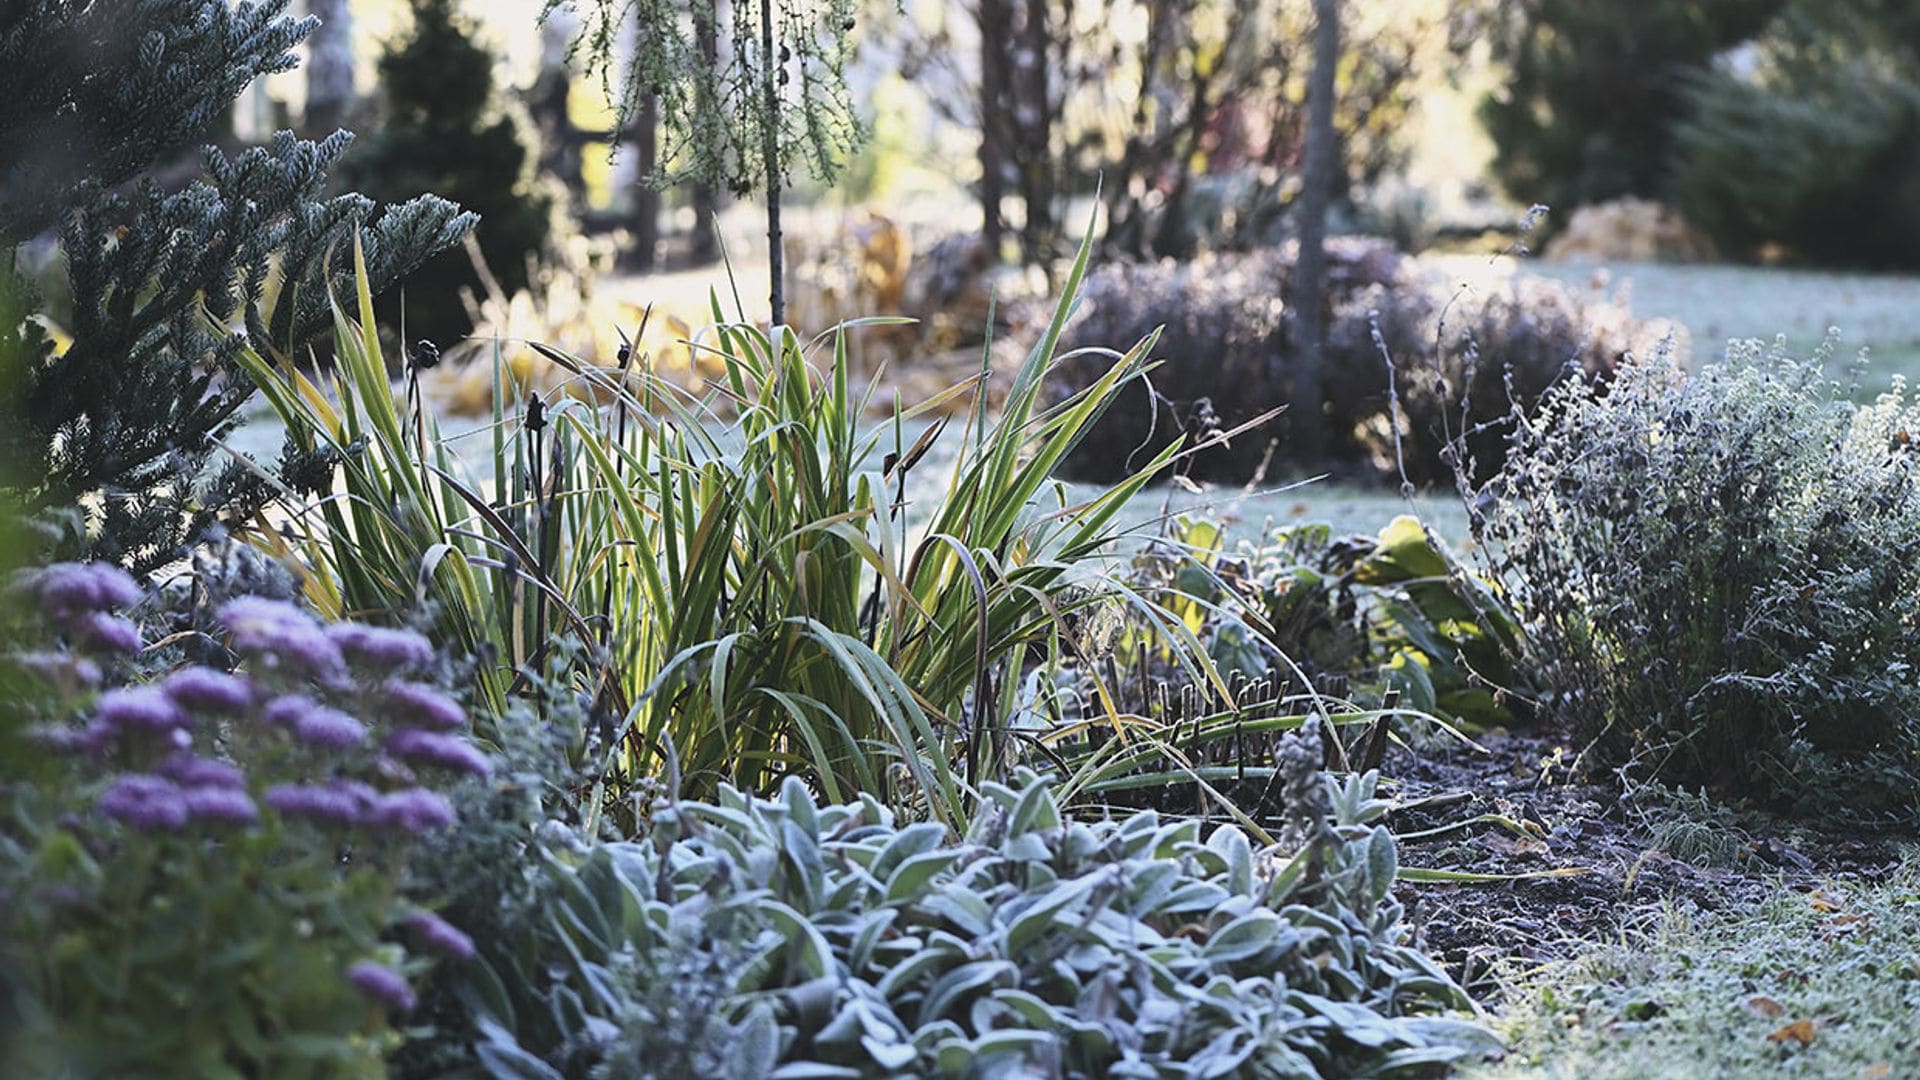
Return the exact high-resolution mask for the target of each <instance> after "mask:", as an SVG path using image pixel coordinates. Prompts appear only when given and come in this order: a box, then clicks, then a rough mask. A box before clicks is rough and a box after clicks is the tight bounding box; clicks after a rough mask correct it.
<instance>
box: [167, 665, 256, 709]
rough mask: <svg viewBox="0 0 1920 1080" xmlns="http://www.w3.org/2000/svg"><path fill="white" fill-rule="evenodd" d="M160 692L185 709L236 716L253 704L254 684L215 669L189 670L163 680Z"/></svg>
mask: <svg viewBox="0 0 1920 1080" xmlns="http://www.w3.org/2000/svg"><path fill="white" fill-rule="evenodd" d="M160 689H161V690H162V691H163V692H165V694H166V695H167V696H168V697H170V698H172V699H173V700H174V701H175V702H176V703H177V704H179V705H180V706H181V707H183V708H188V709H199V710H201V711H203V712H215V713H237V712H244V711H245V710H246V709H248V708H249V707H251V706H252V705H253V684H252V683H249V682H248V681H247V680H245V679H242V678H240V677H239V676H237V675H229V674H227V673H226V672H224V671H215V670H213V669H212V668H204V667H190V668H181V669H180V670H179V671H176V672H174V673H173V674H171V675H169V676H167V677H166V678H165V679H162V680H160Z"/></svg>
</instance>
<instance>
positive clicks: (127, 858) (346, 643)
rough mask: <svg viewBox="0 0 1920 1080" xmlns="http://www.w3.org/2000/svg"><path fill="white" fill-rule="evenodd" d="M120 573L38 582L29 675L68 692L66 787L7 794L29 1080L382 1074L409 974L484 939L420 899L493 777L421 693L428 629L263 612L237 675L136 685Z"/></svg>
mask: <svg viewBox="0 0 1920 1080" xmlns="http://www.w3.org/2000/svg"><path fill="white" fill-rule="evenodd" d="M140 596H141V594H140V590H139V589H138V588H137V587H136V586H135V584H134V582H133V580H132V579H131V578H129V577H128V576H127V575H126V574H124V573H122V572H121V571H119V570H117V569H114V568H112V567H109V566H105V565H80V564H72V563H68V564H57V565H53V566H48V567H44V568H40V569H37V570H31V571H26V572H24V573H22V574H20V575H18V576H16V578H15V580H14V582H13V584H12V588H11V590H10V597H9V599H10V600H11V601H12V602H13V603H14V604H15V605H16V608H17V609H26V610H31V611H34V612H37V613H38V615H39V617H40V618H41V619H43V620H44V622H45V626H44V630H45V632H46V635H47V637H49V638H51V639H52V640H53V642H54V645H53V646H52V647H48V648H43V649H40V650H37V651H30V652H26V653H22V654H16V655H14V656H11V657H7V658H6V660H7V662H9V663H10V664H11V665H12V666H13V667H15V668H16V669H17V671H18V672H24V673H26V675H27V676H28V678H29V679H30V683H29V684H30V685H31V684H37V685H38V686H39V687H41V688H42V689H43V690H44V694H43V695H42V696H41V697H39V698H38V699H37V700H35V701H34V702H32V703H31V704H30V705H29V706H28V708H29V711H30V712H31V713H32V714H34V715H37V717H38V722H37V726H36V727H35V728H34V729H33V732H32V734H33V735H34V736H35V737H37V739H38V740H40V741H41V742H42V744H43V745H45V746H46V747H48V748H49V749H50V750H52V751H53V752H54V756H55V757H56V758H57V763H56V766H55V768H54V769H53V770H52V774H51V775H50V776H49V777H47V780H49V781H51V782H50V783H37V784H36V783H19V784H14V785H11V786H9V787H5V788H0V794H3V795H4V796H5V800H6V801H5V803H4V805H0V885H4V890H0V931H4V934H3V936H0V949H4V950H5V953H4V957H3V958H0V960H3V962H4V964H5V966H7V967H8V968H10V969H12V970H13V971H16V972H18V973H19V975H20V977H21V978H22V981H23V986H22V987H21V988H19V989H20V993H19V995H18V996H19V998H20V1000H19V1001H17V1002H16V1003H15V1004H16V1011H17V1012H18V1013H19V1019H20V1031H19V1032H18V1036H19V1037H18V1038H15V1039H14V1040H12V1041H13V1042H14V1043H15V1046H16V1048H15V1050H14V1051H13V1052H12V1056H11V1057H10V1058H8V1059H6V1060H5V1061H4V1062H0V1063H4V1064H5V1065H6V1066H8V1067H9V1068H13V1069H19V1070H22V1071H21V1072H19V1073H15V1075H52V1074H56V1073H59V1074H65V1073H69V1072H70V1073H74V1074H77V1075H87V1076H91V1075H131V1074H134V1073H139V1074H141V1075H147V1074H150V1073H152V1072H154V1071H155V1070H159V1071H170V1072H177V1073H178V1074H179V1075H193V1076H206V1077H216V1076H235V1077H237V1076H247V1075H252V1076H340V1075H363V1074H373V1073H378V1072H379V1071H380V1069H381V1064H380V1062H381V1059H382V1057H383V1055H384V1054H385V1053H386V1052H388V1051H389V1050H391V1049H392V1047H393V1046H395V1045H397V1043H398V1041H399V1037H398V1035H397V1033H396V1032H395V1031H394V1030H393V1028H392V1027H391V1026H390V1023H391V1018H392V1017H397V1016H399V1015H400V1014H404V1013H406V1012H408V1011H409V1010H411V1009H412V1008H413V1007H414V1006H415V1004H416V1001H415V995H414V991H413V989H412V987H411V985H410V979H411V978H412V977H413V976H415V975H417V974H419V973H420V972H421V971H423V970H425V969H426V968H427V967H429V966H430V965H431V964H432V963H433V962H434V959H435V958H438V957H451V958H464V957H467V956H470V955H471V954H472V953H473V943H472V941H471V940H470V939H469V938H468V937H467V936H466V935H465V934H463V933H462V932H461V931H460V930H459V929H457V928H455V927H454V926H452V925H450V924H448V923H447V922H445V921H444V920H442V919H441V918H439V917H438V916H437V915H435V914H434V913H433V912H431V911H430V910H427V909H425V908H421V907H416V906H414V905H413V904H412V903H411V901H410V900H409V899H408V898H407V890H406V884H407V871H408V862H409V858H410V857H411V856H412V854H413V853H414V852H415V850H416V849H417V847H418V845H419V841H420V840H421V838H422V837H423V835H424V834H426V833H429V832H431V831H434V830H438V829H443V828H446V827H449V826H451V825H453V824H454V811H453V804H452V803H451V802H450V800H449V799H448V797H447V794H446V788H447V786H448V785H449V784H450V783H451V782H453V781H454V780H456V779H458V778H460V777H463V776H468V775H474V774H480V775H484V774H485V773H487V772H488V770H489V767H490V766H489V763H488V759H487V758H486V757H485V756H483V755H482V754H481V753H480V752H479V751H477V750H476V749H474V748H473V747H472V746H471V745H469V744H468V743H467V741H466V739H465V737H464V736H463V735H461V734H460V729H461V727H462V726H463V725H464V722H465V717H464V714H463V711H462V710H461V708H460V707H459V706H458V705H457V704H456V703H455V702H453V701H452V700H451V699H449V698H447V697H446V696H444V695H442V694H441V693H440V692H439V691H437V690H435V689H433V688H431V687H430V686H427V685H425V684H423V683H419V682H415V681H412V680H411V678H410V676H414V675H416V674H419V673H421V672H422V671H423V670H424V669H425V668H426V667H427V666H428V664H429V662H430V661H431V660H432V658H433V651H432V649H431V647H430V646H429V644H428V643H427V641H426V640H425V639H424V638H421V637H420V636H418V635H416V634H413V633H410V632H406V631H396V630H389V629H382V628H376V627H368V626H360V625H356V624H352V623H336V624H332V625H322V624H321V623H319V622H317V621H316V620H314V619H313V618H312V617H311V616H309V615H307V614H306V613H304V612H302V611H301V610H299V609H298V608H296V607H293V606H291V605H289V604H286V603H283V602H279V601H271V600H263V599H259V598H241V599H237V600H233V601H231V602H229V603H227V604H225V605H224V606H223V607H222V608H221V609H220V610H219V612H218V616H217V621H218V622H219V623H220V624H221V626H222V628H223V629H224V630H225V632H226V634H227V636H228V642H229V644H230V648H231V650H232V653H233V655H234V657H235V658H236V659H237V660H238V666H237V671H236V672H227V671H221V670H217V669H215V668H212V667H205V666H190V667H183V668H180V669H179V670H176V671H173V672H172V673H170V674H168V675H166V676H165V677H164V678H161V679H159V680H158V681H155V682H151V683H146V684H138V685H121V686H113V685H112V683H114V682H115V681H118V678H119V676H121V675H122V674H125V673H126V671H127V669H129V668H130V664H129V662H128V661H129V658H130V657H131V656H132V655H133V654H135V653H137V652H139V651H140V650H141V648H142V641H141V633H140V630H139V628H138V626H137V625H136V624H135V623H134V622H133V621H131V620H129V619H127V618H125V617H124V616H122V615H120V614H118V613H117V612H118V611H119V610H120V609H123V608H126V607H128V606H129V605H132V604H134V603H135V602H136V601H138V600H139V599H140Z"/></svg>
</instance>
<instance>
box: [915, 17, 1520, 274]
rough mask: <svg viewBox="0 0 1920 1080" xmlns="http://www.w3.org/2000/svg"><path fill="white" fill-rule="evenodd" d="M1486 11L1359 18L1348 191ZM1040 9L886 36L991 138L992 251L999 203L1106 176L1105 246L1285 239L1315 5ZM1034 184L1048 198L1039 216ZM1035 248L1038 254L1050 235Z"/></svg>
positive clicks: (944, 105)
mask: <svg viewBox="0 0 1920 1080" xmlns="http://www.w3.org/2000/svg"><path fill="white" fill-rule="evenodd" d="M1483 6H1484V4H1483V3H1482V2H1480V0H1474V2H1471V3H1463V2H1445V3H1401V4H1396V5H1378V6H1372V7H1368V8H1365V9H1356V10H1355V11H1354V12H1352V13H1350V16H1349V19H1348V25H1347V30H1348V31H1349V32H1348V33H1345V34H1343V35H1342V39H1343V46H1342V59H1341V62H1340V65H1339V68H1338V72H1337V78H1336V82H1335V88H1336V89H1335V97H1334V125H1335V131H1336V144H1337V146H1338V156H1339V157H1340V159H1341V162H1342V164H1341V165H1339V166H1337V167H1336V168H1335V171H1334V181H1335V192H1334V196H1333V199H1334V201H1335V202H1336V203H1337V202H1338V201H1340V200H1341V199H1343V198H1344V197H1345V196H1346V194H1347V192H1348V190H1349V189H1350V188H1351V187H1352V186H1355V185H1369V184H1371V183H1373V182H1374V181H1375V180H1377V179H1378V178H1379V177H1380V176H1381V175H1382V174H1384V173H1385V172H1387V171H1388V170H1390V169H1392V168H1393V167H1395V166H1396V165H1398V164H1399V163H1400V162H1401V161H1402V160H1403V158H1404V151H1405V146H1406V143H1405V141H1404V139H1402V138H1400V131H1401V129H1402V128H1403V126H1404V124H1403V121H1404V120H1405V119H1406V117H1407V114H1408V111H1409V110H1410V108H1411V107H1412V104H1413V101H1412V96H1413V85H1414V77H1415V76H1416V74H1417V73H1418V72H1419V70H1420V66H1421V65H1422V64H1423V63H1432V62H1435V61H1437V60H1439V59H1442V58H1444V57H1445V56H1446V55H1448V54H1449V53H1453V52H1458V51H1460V50H1463V49H1465V48H1466V47H1468V45H1469V44H1470V43H1471V33H1472V27H1473V26H1474V25H1475V21H1474V20H1475V19H1476V18H1477V17H1478V15H1479V13H1480V11H1481V8H1482V7H1483ZM1032 9H1033V4H1032V2H1031V0H978V3H977V4H975V5H974V6H973V7H970V8H962V9H960V15H959V16H958V17H948V16H947V15H946V14H945V9H941V11H940V12H939V13H937V14H929V13H926V12H923V11H916V12H915V13H914V17H910V18H907V19H903V20H899V21H898V23H897V24H896V26H895V28H894V33H893V34H892V38H893V40H894V43H895V44H896V46H897V47H898V48H899V49H900V50H901V52H902V54H903V57H904V61H903V68H904V70H905V72H906V73H907V74H908V76H909V77H915V76H919V77H921V78H922V79H925V80H928V81H937V83H938V84H939V85H941V86H943V87H944V86H948V85H951V86H957V87H964V88H966V93H953V94H948V93H943V92H937V91H936V92H935V93H933V94H932V95H931V97H932V103H933V105H934V106H935V108H936V109H939V110H940V111H941V112H942V113H943V115H944V116H945V117H946V118H947V119H948V120H950V121H952V122H955V123H959V124H965V125H969V126H973V127H974V128H975V130H977V131H979V132H980V137H981V142H980V162H981V181H980V187H979V190H978V194H979V196H980V202H981V209H982V211H983V220H984V222H985V228H986V232H987V239H988V242H989V246H990V247H992V246H995V243H994V241H995V234H996V230H997V229H998V228H999V227H1000V224H1001V222H1002V221H1003V220H1004V216H1005V211H1004V210H1003V205H1004V204H1006V203H1008V202H1009V201H1011V203H1012V206H1013V207H1014V209H1015V210H1016V212H1018V213H1020V214H1021V216H1022V217H1023V218H1024V219H1032V220H1037V221H1039V222H1041V223H1042V224H1044V225H1046V226H1047V227H1049V228H1050V227H1051V226H1052V222H1053V221H1054V220H1057V213H1056V212H1055V211H1054V209H1052V204H1054V203H1057V202H1058V200H1059V197H1060V196H1061V195H1062V194H1064V193H1067V192H1068V191H1069V190H1079V191H1085V190H1087V189H1089V188H1090V187H1091V185H1092V180H1093V178H1095V177H1100V178H1102V189H1103V191H1104V197H1105V201H1106V204H1107V209H1108V223H1109V224H1108V234H1107V238H1106V242H1107V246H1108V248H1109V250H1110V251H1114V252H1119V253H1124V254H1128V255H1133V256H1137V257H1146V256H1164V255H1172V256H1180V257H1184V256H1188V255H1191V254H1192V253H1193V252H1194V251H1195V250H1196V248H1198V247H1200V246H1211V247H1224V248H1235V247H1250V246H1256V245H1259V244H1264V243H1271V242H1273V241H1275V240H1277V239H1279V237H1280V236H1281V235H1282V233H1283V230H1284V224H1283V223H1284V220H1285V216H1286V213H1287V210H1288V207H1289V206H1290V205H1291V203H1292V201H1293V199H1294V198H1295V197H1296V196H1297V194H1298V191H1299V186H1298V184H1297V182H1295V178H1297V177H1298V175H1299V167H1300V163H1301V152H1302V145H1303V141H1304V138H1305V132H1306V100H1307V93H1306V73H1307V71H1308V69H1309V67H1310V58H1309V53H1310V49H1311V28H1312V25H1313V12H1312V3H1311V0H1103V2H1100V3H1093V4H1089V3H1085V2H1073V0H1053V2H1052V3H1051V4H1050V5H1049V6H1048V7H1047V10H1046V14H1045V16H1044V18H1037V17H1034V16H1033V14H1032ZM1038 31H1044V36H1045V38H1046V39H1047V40H1046V42H1045V44H1044V45H1041V44H1039V43H1038V42H1037V40H1036V34H1037V32H1038ZM975 43H977V44H978V46H979V48H978V49H977V50H975V49H973V48H972V47H971V45H972V44H975ZM963 45H965V46H966V47H962V46H963ZM976 56H977V62H975V57H976ZM1021 57H1039V58H1041V59H1042V62H1043V64H1044V66H1045V67H1046V69H1047V72H1046V74H1045V77H1044V78H1042V79H1036V78H1032V77H1030V76H1025V75H1023V73H1022V70H1021V69H1016V67H1015V63H1014V62H1015V60H1016V59H1017V58H1021ZM1016 155H1021V156H1024V158H1025V160H1024V161H1022V160H1017V159H1016ZM1029 194H1031V195H1032V196H1033V198H1034V199H1036V200H1038V201H1040V202H1042V203H1044V204H1047V205H1044V206H1042V207H1041V212H1040V214H1039V215H1038V216H1035V215H1033V214H1031V213H1030V212H1028V211H1027V208H1026V207H1025V206H1024V204H1025V203H1026V202H1028V201H1029V199H1028V196H1029ZM1040 231H1044V230H1040ZM1023 247H1025V248H1028V249H1029V250H1028V251H1027V254H1028V255H1029V257H1034V256H1036V255H1038V254H1040V251H1039V250H1037V249H1043V248H1044V245H1034V244H1027V245H1023Z"/></svg>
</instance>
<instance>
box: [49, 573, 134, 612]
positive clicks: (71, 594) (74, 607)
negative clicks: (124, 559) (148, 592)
mask: <svg viewBox="0 0 1920 1080" xmlns="http://www.w3.org/2000/svg"><path fill="white" fill-rule="evenodd" d="M24 581H25V584H26V588H27V591H28V592H29V593H31V594H32V596H33V597H34V599H35V600H37V601H39V603H40V606H41V607H42V608H44V609H46V610H48V611H49V612H50V613H51V614H53V615H54V616H55V617H56V618H61V617H68V616H72V615H77V614H79V613H81V612H86V611H110V610H113V609H115V608H123V607H126V606H128V605H129V604H132V603H133V602H135V601H136V600H139V599H140V586H139V585H137V584H135V583H134V580H133V578H132V577H130V576H129V575H128V574H127V572H126V571H125V570H122V569H120V568H119V567H117V566H114V565H112V564H110V563H54V564H53V565H51V566H45V567H41V568H40V569H39V570H35V571H30V572H29V573H28V574H26V575H25V577H24Z"/></svg>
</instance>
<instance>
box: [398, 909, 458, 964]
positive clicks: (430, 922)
mask: <svg viewBox="0 0 1920 1080" xmlns="http://www.w3.org/2000/svg"><path fill="white" fill-rule="evenodd" d="M407 926H408V928H409V929H411V930H412V931H413V932H414V933H416V934H419V935H420V940H422V941H424V942H426V943H427V944H428V945H430V946H432V947H433V948H435V949H438V950H440V951H441V952H443V953H446V954H447V955H448V956H455V957H459V958H460V959H462V960H466V959H469V958H471V957H472V956H473V939H472V938H470V937H468V936H467V935H466V934H465V933H464V932H462V931H461V929H460V928H459V927H457V926H455V925H453V924H452V923H450V922H448V921H447V920H445V919H443V918H441V917H440V916H438V915H435V914H434V913H433V912H431V911H416V912H414V913H413V914H412V915H409V916H407Z"/></svg>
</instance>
